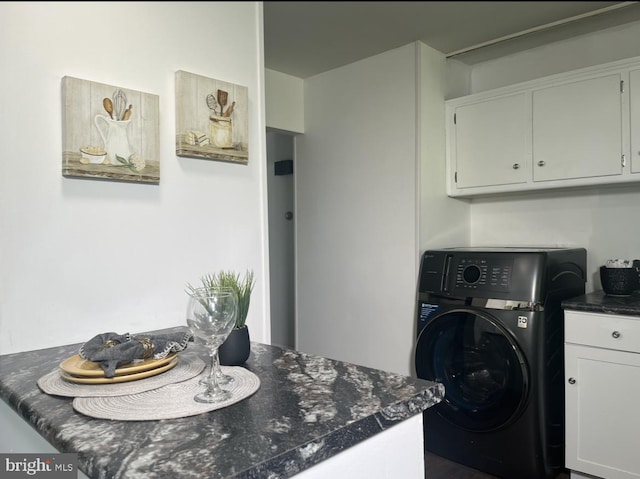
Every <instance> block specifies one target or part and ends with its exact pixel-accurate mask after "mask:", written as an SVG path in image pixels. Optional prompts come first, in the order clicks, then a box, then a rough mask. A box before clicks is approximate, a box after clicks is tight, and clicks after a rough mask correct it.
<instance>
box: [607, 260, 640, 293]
mask: <svg viewBox="0 0 640 479" xmlns="http://www.w3.org/2000/svg"><path fill="white" fill-rule="evenodd" d="M600 281H601V282H602V289H603V290H604V292H605V293H606V294H608V295H611V296H629V295H630V294H631V293H633V292H634V291H636V290H637V289H640V260H634V261H633V265H632V266H630V267H628V268H607V267H606V266H600Z"/></svg>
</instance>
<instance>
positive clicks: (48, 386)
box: [38, 353, 205, 397]
mask: <svg viewBox="0 0 640 479" xmlns="http://www.w3.org/2000/svg"><path fill="white" fill-rule="evenodd" d="M204 368H205V363H204V361H203V360H202V359H200V358H199V357H198V356H197V355H195V354H186V353H180V354H179V355H178V364H177V365H176V366H175V367H174V368H172V369H170V370H168V371H165V372H164V373H162V374H158V375H157V376H152V377H149V378H145V379H138V380H137V381H131V382H125V383H116V384H77V383H72V382H69V381H65V380H64V379H62V377H61V376H60V370H59V369H56V370H55V371H51V372H50V373H49V374H45V375H44V376H42V377H41V378H40V379H38V386H39V387H40V389H41V390H42V391H43V392H45V393H47V394H53V395H56V396H67V397H102V396H123V395H127V394H136V393H141V392H144V391H149V390H151V389H157V388H159V387H162V386H166V385H167V384H172V383H176V382H179V381H186V380H187V379H191V378H192V377H194V376H197V375H198V374H200V373H201V372H202V371H203V370H204Z"/></svg>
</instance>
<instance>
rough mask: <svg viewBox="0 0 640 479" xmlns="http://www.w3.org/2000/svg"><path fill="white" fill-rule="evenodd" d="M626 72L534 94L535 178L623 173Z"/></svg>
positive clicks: (537, 179)
mask: <svg viewBox="0 0 640 479" xmlns="http://www.w3.org/2000/svg"><path fill="white" fill-rule="evenodd" d="M621 81H622V74H621V73H615V74H610V75H604V76H599V77H595V78H588V79H584V80H578V81H573V82H568V83H564V84H560V85H553V86H549V87H546V88H541V89H538V90H534V91H533V92H532V96H533V98H532V102H533V180H534V181H549V180H563V179H572V178H587V177H594V176H608V175H620V174H622V141H623V140H622V93H621V88H620V85H621Z"/></svg>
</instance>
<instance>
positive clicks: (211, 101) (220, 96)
mask: <svg viewBox="0 0 640 479" xmlns="http://www.w3.org/2000/svg"><path fill="white" fill-rule="evenodd" d="M228 98H229V93H228V92H226V91H224V90H218V92H217V95H214V94H213V93H209V94H208V95H207V106H208V107H209V110H211V112H212V114H213V115H215V116H222V117H229V116H231V113H233V109H234V108H235V106H236V102H235V101H234V102H232V103H231V106H229V108H227V110H226V111H225V109H224V107H225V106H227V100H228ZM218 107H219V108H218Z"/></svg>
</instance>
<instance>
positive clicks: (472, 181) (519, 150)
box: [451, 92, 531, 188]
mask: <svg viewBox="0 0 640 479" xmlns="http://www.w3.org/2000/svg"><path fill="white" fill-rule="evenodd" d="M529 98H530V96H529V94H528V93H525V92H522V93H517V94H514V95H506V96H501V97H497V98H491V99H488V100H482V101H477V102H474V103H469V104H466V105H460V106H457V107H456V108H455V110H454V125H453V132H454V134H453V136H452V138H451V140H452V141H453V145H452V151H454V152H455V161H454V165H455V168H454V169H455V171H454V175H455V176H456V179H455V185H456V188H472V187H476V186H493V185H508V184H514V183H525V182H526V181H527V178H528V177H529V171H530V170H529V165H530V164H531V163H530V160H531V115H530V111H531V108H530V103H529V100H528V99H529Z"/></svg>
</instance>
